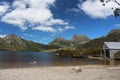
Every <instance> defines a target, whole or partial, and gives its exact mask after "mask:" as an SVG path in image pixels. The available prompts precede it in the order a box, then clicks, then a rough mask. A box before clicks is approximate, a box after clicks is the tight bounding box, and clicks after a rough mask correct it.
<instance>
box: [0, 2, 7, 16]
mask: <svg viewBox="0 0 120 80" xmlns="http://www.w3.org/2000/svg"><path fill="white" fill-rule="evenodd" d="M8 8H9V5H8V4H2V5H0V16H1V15H3V14H4V13H5V12H6V11H7V10H8Z"/></svg>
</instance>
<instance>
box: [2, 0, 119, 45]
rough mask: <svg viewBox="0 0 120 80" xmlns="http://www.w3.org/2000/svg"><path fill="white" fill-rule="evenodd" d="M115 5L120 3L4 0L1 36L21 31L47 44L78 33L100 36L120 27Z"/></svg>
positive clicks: (29, 38)
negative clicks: (114, 9)
mask: <svg viewBox="0 0 120 80" xmlns="http://www.w3.org/2000/svg"><path fill="white" fill-rule="evenodd" d="M112 7H120V6H118V5H117V4H115V3H114V2H110V3H108V4H107V6H105V7H104V6H102V4H101V3H100V2H99V1H98V0H85V1H83V0H0V36H1V37H4V36H5V35H7V34H17V35H19V36H21V37H23V38H25V39H27V40H32V41H36V42H40V43H44V44H48V43H49V42H50V41H52V40H53V39H55V38H56V37H58V36H62V37H63V38H65V39H71V38H72V36H73V35H74V34H78V35H87V36H88V37H89V38H91V39H94V38H98V37H101V36H103V35H105V34H107V33H108V32H109V31H111V30H112V29H116V28H120V17H117V18H116V17H114V16H113V12H112V10H111V8H112Z"/></svg>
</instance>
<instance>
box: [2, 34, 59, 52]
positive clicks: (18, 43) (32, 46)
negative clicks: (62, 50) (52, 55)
mask: <svg viewBox="0 0 120 80" xmlns="http://www.w3.org/2000/svg"><path fill="white" fill-rule="evenodd" d="M56 48H59V47H58V46H54V45H44V44H40V43H36V42H33V41H28V40H25V39H23V38H21V37H20V36H17V35H15V34H10V35H7V36H5V37H4V38H0V49H3V50H30V51H41V50H49V49H56Z"/></svg>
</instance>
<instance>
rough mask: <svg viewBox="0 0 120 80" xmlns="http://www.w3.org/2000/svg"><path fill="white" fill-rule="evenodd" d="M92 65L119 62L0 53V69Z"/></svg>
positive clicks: (14, 52) (39, 53) (43, 54)
mask: <svg viewBox="0 0 120 80" xmlns="http://www.w3.org/2000/svg"><path fill="white" fill-rule="evenodd" d="M93 64H100V65H101V64H102V65H119V64H120V61H114V60H112V61H106V60H98V59H88V58H83V59H82V58H67V57H57V56H54V55H51V53H47V52H25V51H0V68H1V69H2V68H19V67H39V66H40V67H42V66H77V65H93Z"/></svg>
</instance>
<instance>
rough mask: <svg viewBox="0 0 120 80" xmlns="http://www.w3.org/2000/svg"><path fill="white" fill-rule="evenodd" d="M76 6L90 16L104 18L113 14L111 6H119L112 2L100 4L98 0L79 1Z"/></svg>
mask: <svg viewBox="0 0 120 80" xmlns="http://www.w3.org/2000/svg"><path fill="white" fill-rule="evenodd" d="M78 7H79V8H80V9H81V10H83V11H84V12H85V14H87V15H89V16H90V17H92V18H104V19H105V18H106V17H108V16H111V15H113V11H112V7H115V8H116V7H120V6H119V5H117V4H116V3H114V2H112V1H111V2H109V3H108V4H106V6H102V3H101V2H100V1H99V0H86V1H84V2H82V3H81V2H80V3H79V4H78Z"/></svg>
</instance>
